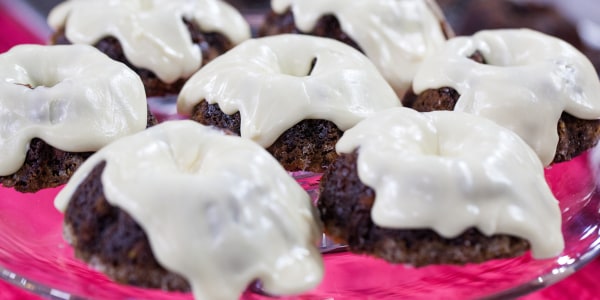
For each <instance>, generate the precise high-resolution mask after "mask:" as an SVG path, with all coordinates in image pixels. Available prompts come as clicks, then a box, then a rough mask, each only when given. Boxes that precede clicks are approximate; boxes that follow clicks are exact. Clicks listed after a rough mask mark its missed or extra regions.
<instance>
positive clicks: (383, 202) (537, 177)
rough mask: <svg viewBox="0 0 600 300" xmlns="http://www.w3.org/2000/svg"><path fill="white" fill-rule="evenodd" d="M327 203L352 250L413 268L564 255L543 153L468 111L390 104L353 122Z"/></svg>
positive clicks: (328, 216) (334, 228) (327, 188)
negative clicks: (529, 255)
mask: <svg viewBox="0 0 600 300" xmlns="http://www.w3.org/2000/svg"><path fill="white" fill-rule="evenodd" d="M337 151H338V152H339V153H340V157H339V158H338V159H337V160H336V161H335V162H334V164H333V165H332V166H331V167H330V168H329V169H328V170H327V171H326V172H325V174H324V175H323V177H322V179H321V183H320V196H319V199H318V202H317V206H318V210H319V213H320V217H321V220H322V221H323V223H324V227H325V232H326V233H327V235H328V236H330V237H331V238H333V239H334V240H335V241H337V242H339V243H343V244H347V245H348V247H349V249H350V251H352V252H355V253H362V254H368V255H373V256H376V257H379V258H382V259H385V260H386V261H388V262H391V263H404V264H409V265H413V266H425V265H431V264H460V265H462V264H467V263H480V262H484V261H487V260H490V259H497V258H509V257H514V256H518V255H521V254H523V253H524V252H525V251H527V250H528V249H531V250H532V254H533V256H534V257H535V258H549V257H553V256H556V255H558V254H559V253H560V252H561V251H562V249H563V247H564V240H563V237H562V232H561V212H560V209H559V206H558V201H557V200H556V199H555V198H554V196H553V194H552V191H551V190H550V188H549V187H548V185H547V183H546V181H545V178H544V169H543V166H542V164H541V163H540V161H539V159H538V158H537V156H536V154H535V153H534V152H533V151H532V150H531V148H530V147H529V146H527V144H525V143H524V142H523V140H521V139H520V138H519V137H518V136H517V135H516V134H514V133H513V132H512V131H510V130H508V129H505V128H503V127H500V126H498V125H496V124H495V123H493V122H491V121H489V120H487V119H484V118H480V117H476V116H472V115H469V114H465V113H460V112H448V111H437V112H429V113H419V112H416V111H414V110H411V109H408V108H396V109H390V110H386V111H383V112H380V113H377V114H375V115H373V116H372V117H370V118H368V119H366V120H364V121H362V122H360V123H359V124H357V125H356V126H355V127H353V128H352V129H350V130H348V131H347V132H346V133H345V134H344V136H343V137H342V138H341V139H340V141H339V142H338V144H337Z"/></svg>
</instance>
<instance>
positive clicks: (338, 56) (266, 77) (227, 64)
mask: <svg viewBox="0 0 600 300" xmlns="http://www.w3.org/2000/svg"><path fill="white" fill-rule="evenodd" d="M202 100H206V101H207V102H209V103H211V104H213V103H217V104H218V105H219V108H220V109H221V110H222V111H223V112H225V113H226V114H233V113H235V112H238V111H239V112H240V115H241V135H242V137H244V138H248V139H252V140H254V141H256V142H258V143H259V144H261V145H262V146H264V147H268V146H270V145H271V144H272V143H273V142H275V141H276V140H277V138H278V137H279V136H280V135H281V134H283V133H284V132H285V131H286V130H287V129H289V128H290V127H292V126H293V125H295V124H297V123H299V122H300V121H302V120H305V119H325V120H329V121H331V122H333V123H335V124H336V125H337V126H338V128H339V129H340V130H342V131H343V130H346V129H348V128H350V127H352V126H353V125H354V124H356V123H357V122H358V121H360V120H362V119H364V118H365V117H367V116H368V115H370V114H372V113H373V112H375V111H379V110H382V109H386V108H390V107H396V106H401V102H400V100H399V99H398V97H397V96H396V94H395V93H394V91H393V90H392V88H391V87H390V86H389V84H388V83H387V82H386V81H385V79H383V77H382V76H381V75H380V74H379V72H378V71H377V69H376V68H375V66H374V65H373V64H372V63H371V62H370V61H369V60H368V59H367V58H366V57H365V56H364V55H363V54H362V53H360V52H359V51H357V50H355V49H354V48H352V47H350V46H348V45H345V44H343V43H341V42H338V41H335V40H332V39H327V38H319V37H313V36H306V35H294V34H284V35H277V36H271V37H265V38H259V39H252V40H248V41H245V42H243V43H242V44H240V45H238V46H236V47H235V48H233V49H231V50H230V51H228V52H227V53H225V54H223V55H221V56H219V57H217V58H216V59H215V60H213V61H211V62H210V63H209V64H207V65H206V66H204V67H203V68H202V69H200V70H199V71H198V72H197V73H196V74H194V75H193V76H192V77H191V78H190V79H189V80H188V81H187V83H186V84H185V85H184V87H183V89H182V90H181V93H180V94H179V98H178V102H177V108H178V111H179V113H181V114H190V113H191V112H192V109H193V108H194V106H195V105H196V104H198V103H199V102H200V101H202Z"/></svg>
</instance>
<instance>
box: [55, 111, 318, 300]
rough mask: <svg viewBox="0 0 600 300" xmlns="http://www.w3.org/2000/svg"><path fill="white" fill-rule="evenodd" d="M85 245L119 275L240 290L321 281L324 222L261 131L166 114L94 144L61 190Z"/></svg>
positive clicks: (209, 293)
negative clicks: (258, 138) (261, 141)
mask: <svg viewBox="0 0 600 300" xmlns="http://www.w3.org/2000/svg"><path fill="white" fill-rule="evenodd" d="M55 205H56V207H57V208H58V209H59V210H60V211H63V212H64V213H65V219H64V228H65V237H66V239H67V240H68V241H69V242H70V243H71V244H72V245H73V247H74V249H75V255H76V256H77V257H78V258H80V259H82V260H84V261H85V262H87V263H89V264H91V265H92V266H94V267H95V268H97V269H99V270H101V271H103V272H105V273H106V274H107V275H108V276H110V277H111V278H113V279H114V280H116V281H118V282H121V283H124V284H129V285H135V286H141V287H148V288H161V289H165V290H177V291H189V290H191V291H192V292H193V294H194V296H195V297H196V299H238V298H239V297H240V295H241V294H242V292H243V291H244V290H245V289H246V287H248V286H249V285H250V284H252V283H254V282H255V281H256V280H260V282H261V286H262V288H263V290H264V291H265V292H267V293H269V294H272V295H288V294H296V293H300V292H302V291H305V290H308V289H311V288H313V287H315V286H316V285H317V284H318V283H319V282H320V281H321V279H322V276H323V265H322V259H321V255H320V253H319V249H318V248H317V246H316V245H317V241H318V240H319V239H320V237H321V226H320V222H319V221H318V217H317V214H316V210H315V208H314V206H313V204H312V201H311V199H310V197H309V196H308V194H307V193H306V191H304V190H303V189H302V187H301V186H300V185H299V184H298V183H297V182H296V181H295V180H294V179H293V178H292V177H291V176H290V175H289V174H287V172H285V170H284V169H283V168H282V167H281V165H279V164H278V163H277V161H276V160H275V159H273V157H271V155H269V153H268V152H266V151H265V150H264V149H263V148H261V147H260V146H258V145H256V144H255V143H253V142H251V141H249V140H246V139H242V138H240V137H237V136H232V135H226V134H225V133H224V132H223V131H221V130H217V129H214V128H209V127H206V126H203V125H201V124H198V123H196V122H193V121H189V120H184V121H168V122H164V123H161V124H159V125H156V126H154V127H152V128H149V129H148V130H146V131H144V132H140V133H138V134H135V135H132V136H129V137H126V138H123V139H120V140H118V141H116V142H114V143H112V144H110V145H109V146H107V147H105V148H103V149H102V150H100V151H98V152H96V153H95V154H94V155H93V156H91V157H90V158H89V159H88V160H87V161H86V162H85V163H84V164H83V165H82V166H81V168H79V169H78V170H77V172H76V173H75V175H74V176H73V177H72V178H71V181H69V183H68V184H67V185H66V186H65V188H64V189H63V190H62V191H61V192H60V193H59V195H58V196H57V198H56V202H55Z"/></svg>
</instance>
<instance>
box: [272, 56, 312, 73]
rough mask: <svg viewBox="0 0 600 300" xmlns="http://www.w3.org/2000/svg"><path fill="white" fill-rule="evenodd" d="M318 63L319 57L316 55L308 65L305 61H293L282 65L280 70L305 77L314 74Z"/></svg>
mask: <svg viewBox="0 0 600 300" xmlns="http://www.w3.org/2000/svg"><path fill="white" fill-rule="evenodd" d="M316 64H317V58H316V57H314V58H313V59H311V60H310V63H309V64H308V65H307V64H305V63H304V62H293V63H291V64H289V65H282V66H281V70H280V72H281V73H283V74H285V75H289V76H295V77H305V76H310V75H312V72H313V70H314V68H315V65H316ZM307 69H308V70H307Z"/></svg>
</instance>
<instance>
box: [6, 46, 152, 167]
mask: <svg viewBox="0 0 600 300" xmlns="http://www.w3.org/2000/svg"><path fill="white" fill-rule="evenodd" d="M146 123H147V104H146V95H145V93H144V86H143V84H142V81H141V80H140V78H139V76H138V75H136V74H135V73H134V72H133V71H131V70H130V69H129V68H127V67H126V66H125V65H124V64H122V63H118V62H115V61H113V60H111V59H110V58H108V56H106V55H104V54H102V53H101V52H100V51H98V50H97V49H95V48H93V47H91V46H87V45H69V46H40V45H20V46H16V47H13V48H12V49H11V50H9V51H8V52H5V53H3V54H0V153H2V159H0V175H2V176H5V175H9V174H12V173H14V172H16V171H17V170H18V169H19V168H20V167H21V166H22V165H23V163H24V161H25V156H26V153H27V150H28V147H29V143H30V141H31V140H32V139H33V138H40V139H42V140H44V141H45V142H46V143H47V144H49V145H51V146H53V147H54V148H57V149H60V150H63V151H68V152H87V151H96V150H98V149H99V148H101V147H102V146H104V145H106V144H108V143H110V142H112V141H114V140H116V139H118V138H121V137H123V136H126V135H129V134H132V133H135V132H138V131H140V130H143V129H144V128H146Z"/></svg>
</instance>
